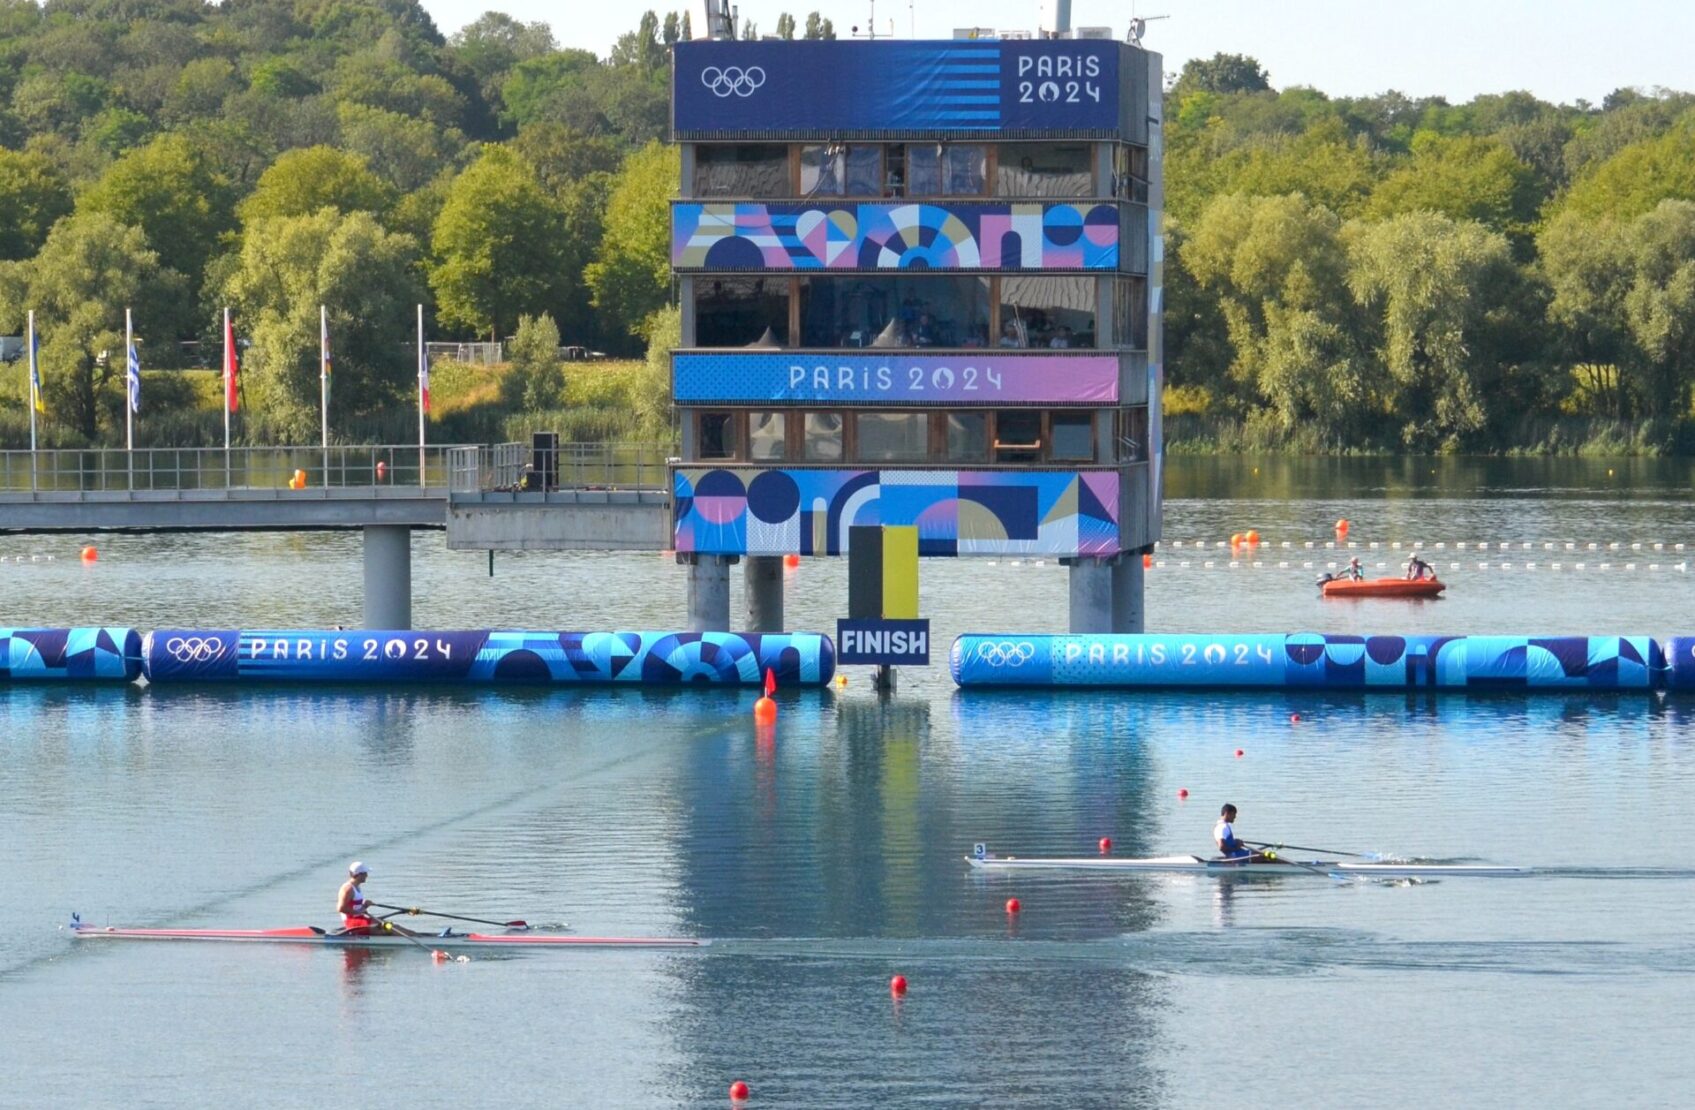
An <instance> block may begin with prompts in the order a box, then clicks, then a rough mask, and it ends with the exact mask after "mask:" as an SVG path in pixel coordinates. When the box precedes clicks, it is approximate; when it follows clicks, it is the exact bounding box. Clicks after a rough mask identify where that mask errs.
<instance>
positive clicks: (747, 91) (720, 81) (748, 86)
mask: <svg viewBox="0 0 1695 1110" xmlns="http://www.w3.org/2000/svg"><path fill="white" fill-rule="evenodd" d="M700 83H701V84H703V85H705V86H706V87H707V88H709V89H711V90H712V95H713V96H716V97H720V98H723V97H727V96H729V95H731V94H732V93H734V94H735V95H736V96H740V97H749V96H752V95H753V92H754V90H755V89H757V88H759V87H760V86H761V85H763V84H765V70H764V69H762V68H760V67H759V66H748V67H747V68H746V69H743V68H742V67H741V66H725V67H724V68H723V69H719V68H718V67H717V66H707V67H706V68H705V69H703V70H701V71H700Z"/></svg>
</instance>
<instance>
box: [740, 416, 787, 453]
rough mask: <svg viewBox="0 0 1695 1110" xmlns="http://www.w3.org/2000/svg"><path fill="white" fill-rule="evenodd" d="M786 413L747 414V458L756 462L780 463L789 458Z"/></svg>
mask: <svg viewBox="0 0 1695 1110" xmlns="http://www.w3.org/2000/svg"><path fill="white" fill-rule="evenodd" d="M784 415H785V414H784V413H781V412H750V413H748V414H747V457H748V458H749V459H752V460H753V461H754V462H780V461H782V460H783V459H786V458H788V445H787V441H786V439H785V437H784V425H785V424H786V423H787V421H785V420H784Z"/></svg>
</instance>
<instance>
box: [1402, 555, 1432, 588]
mask: <svg viewBox="0 0 1695 1110" xmlns="http://www.w3.org/2000/svg"><path fill="white" fill-rule="evenodd" d="M1407 577H1408V578H1410V579H1412V580H1413V581H1414V582H1420V581H1423V580H1424V579H1426V578H1435V577H1436V568H1435V567H1433V566H1431V565H1430V564H1429V563H1427V562H1425V561H1424V560H1423V559H1420V558H1419V557H1418V553H1417V552H1414V553H1413V554H1411V555H1408V556H1407Z"/></svg>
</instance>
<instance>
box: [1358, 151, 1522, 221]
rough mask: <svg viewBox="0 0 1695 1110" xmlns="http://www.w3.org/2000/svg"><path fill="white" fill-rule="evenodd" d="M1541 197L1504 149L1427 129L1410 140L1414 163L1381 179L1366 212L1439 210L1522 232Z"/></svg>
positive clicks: (1389, 213) (1378, 214)
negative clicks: (1445, 136) (1445, 135)
mask: <svg viewBox="0 0 1695 1110" xmlns="http://www.w3.org/2000/svg"><path fill="white" fill-rule="evenodd" d="M1541 200H1542V197H1541V195H1540V193H1539V191H1538V189H1537V187H1536V175H1535V173H1534V172H1533V171H1532V170H1531V168H1530V167H1529V166H1527V165H1525V164H1524V163H1523V162H1521V161H1519V160H1518V158H1517V157H1515V156H1514V155H1513V152H1512V151H1511V150H1508V149H1507V148H1506V147H1505V146H1504V145H1502V144H1501V143H1499V142H1497V141H1495V140H1494V139H1480V138H1476V137H1474V136H1470V135H1462V136H1459V137H1457V138H1451V139H1450V138H1443V137H1442V136H1439V135H1436V134H1433V133H1431V132H1428V131H1425V132H1420V133H1419V134H1418V135H1417V136H1415V137H1414V139H1413V155H1412V160H1411V161H1409V162H1407V163H1406V164H1404V165H1402V166H1401V167H1400V168H1398V169H1396V170H1395V171H1394V172H1392V173H1390V174H1389V175H1388V176H1387V177H1385V178H1384V179H1383V181H1382V183H1381V184H1379V185H1378V186H1377V189H1376V190H1375V191H1374V192H1373V193H1372V196H1371V204H1370V206H1369V208H1368V213H1369V214H1370V215H1371V216H1374V217H1376V218H1383V217H1387V216H1393V215H1397V214H1399V213H1402V212H1418V211H1425V212H1440V213H1442V214H1443V215H1446V216H1450V217H1452V218H1453V219H1456V220H1476V221H1477V222H1479V223H1481V224H1484V225H1485V226H1487V227H1490V228H1493V229H1494V230H1496V231H1504V232H1507V233H1509V234H1518V235H1523V234H1526V233H1527V232H1528V230H1529V227H1530V224H1531V222H1532V221H1533V220H1534V219H1535V218H1536V210H1537V208H1538V206H1539V205H1540V203H1541Z"/></svg>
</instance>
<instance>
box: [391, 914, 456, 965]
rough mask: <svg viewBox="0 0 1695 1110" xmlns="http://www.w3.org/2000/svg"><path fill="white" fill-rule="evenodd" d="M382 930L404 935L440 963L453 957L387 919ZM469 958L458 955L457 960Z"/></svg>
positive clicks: (393, 934)
mask: <svg viewBox="0 0 1695 1110" xmlns="http://www.w3.org/2000/svg"><path fill="white" fill-rule="evenodd" d="M371 904H372V905H375V904H376V903H375V902H373V903H371ZM383 932H385V933H388V934H390V935H392V936H397V937H405V938H406V939H407V940H409V941H411V942H412V943H413V944H416V945H417V946H418V947H419V948H422V949H423V950H424V951H425V952H428V953H429V954H430V959H432V960H435V961H436V962H437V963H442V962H445V961H447V960H451V959H453V956H452V955H451V954H450V953H447V952H444V951H442V950H441V949H439V948H431V947H430V946H429V945H427V944H425V943H424V942H423V941H421V940H419V939H418V938H417V937H415V936H413V935H412V934H411V933H408V932H407V931H406V930H405V929H400V928H396V927H395V926H394V925H391V924H390V923H388V922H387V921H385V922H383ZM469 960H470V957H469V956H460V957H459V961H460V962H461V963H465V962H468V961H469Z"/></svg>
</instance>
